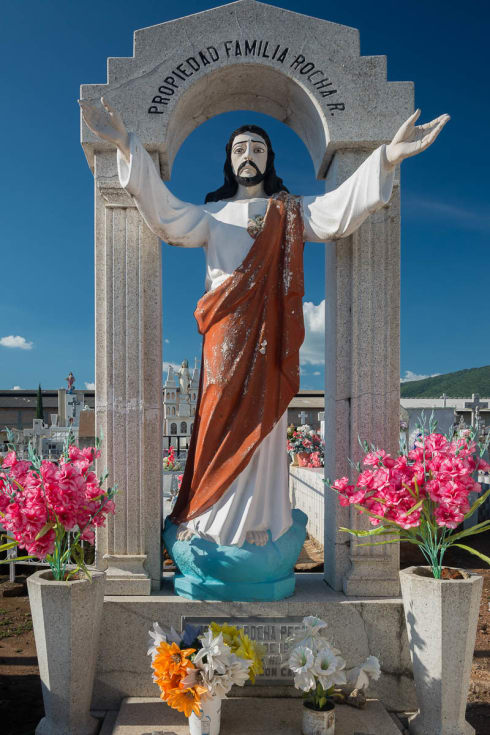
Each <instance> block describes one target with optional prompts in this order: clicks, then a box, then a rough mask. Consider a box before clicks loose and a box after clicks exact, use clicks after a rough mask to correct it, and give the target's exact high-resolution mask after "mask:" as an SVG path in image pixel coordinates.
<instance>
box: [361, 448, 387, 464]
mask: <svg viewBox="0 0 490 735" xmlns="http://www.w3.org/2000/svg"><path fill="white" fill-rule="evenodd" d="M386 456H387V455H386V452H385V451H384V449H378V450H376V452H368V453H367V454H366V456H365V457H364V459H363V460H362V462H363V464H365V465H368V466H370V465H377V466H379V465H380V464H381V463H382V460H383V458H384V457H386Z"/></svg>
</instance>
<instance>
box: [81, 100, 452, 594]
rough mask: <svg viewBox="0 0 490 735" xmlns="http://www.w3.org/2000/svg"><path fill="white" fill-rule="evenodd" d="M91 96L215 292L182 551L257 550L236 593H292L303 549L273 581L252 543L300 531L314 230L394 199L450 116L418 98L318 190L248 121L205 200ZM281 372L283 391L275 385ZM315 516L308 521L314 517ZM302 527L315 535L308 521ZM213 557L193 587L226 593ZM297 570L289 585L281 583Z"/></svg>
mask: <svg viewBox="0 0 490 735" xmlns="http://www.w3.org/2000/svg"><path fill="white" fill-rule="evenodd" d="M80 104H81V106H82V110H83V114H84V118H85V121H86V123H87V125H88V126H89V127H90V128H91V129H92V130H93V131H94V132H95V133H96V134H97V135H99V136H100V137H102V138H105V139H106V140H109V141H111V142H112V143H113V144H114V145H116V146H117V148H118V165H119V177H120V181H121V185H122V186H124V187H125V188H126V189H127V190H128V191H129V193H130V194H131V195H132V196H133V197H134V199H135V202H136V205H137V207H138V209H139V211H140V213H141V215H142V216H143V218H144V220H145V221H146V223H147V224H148V226H149V227H150V229H151V230H152V231H153V232H154V233H155V234H156V235H157V236H158V237H160V238H161V239H163V240H165V241H166V242H168V243H170V244H172V245H176V246H180V247H203V248H204V249H205V254H206V279H205V288H206V294H205V295H204V297H203V299H201V301H200V302H199V304H198V308H197V310H196V318H197V321H198V324H199V328H200V331H201V333H202V334H203V336H204V350H205V353H204V360H203V366H202V371H203V373H202V375H201V386H200V395H199V400H198V407H197V410H196V420H195V424H194V432H193V437H192V441H191V449H190V452H189V459H188V463H187V467H186V473H185V477H184V481H183V483H182V489H181V495H180V496H179V499H178V501H177V505H176V508H175V510H174V516H173V518H174V520H175V521H176V522H178V523H180V527H179V530H178V532H177V530H176V528H175V526H173V524H171V523H170V522H168V523H167V526H166V530H165V539H166V542H167V546H171V547H172V548H173V549H174V553H179V554H181V559H180V563H179V561H178V565H179V567H181V568H184V567H185V566H186V565H185V564H184V560H185V558H186V557H187V556H189V555H190V556H191V557H193V558H194V556H193V555H195V553H198V555H199V553H201V554H202V551H203V550H204V549H205V551H206V558H207V559H208V560H209V561H210V560H211V557H213V556H215V555H216V554H218V555H221V557H222V556H223V553H225V557H226V555H227V554H228V556H230V558H231V556H233V558H234V559H235V560H237V561H238V566H239V564H241V563H245V564H247V563H248V570H249V572H250V574H251V577H250V579H247V580H240V582H241V583H243V584H245V582H246V585H245V587H243V588H242V596H241V593H240V590H237V589H234V596H232V597H225V598H223V599H236V600H238V599H280V596H283V597H284V596H285V595H286V594H291V592H292V590H291V577H292V569H293V566H294V562H295V560H296V557H295V558H294V559H292V558H291V559H289V560H288V564H289V571H288V572H287V573H286V575H285V569H284V567H283V565H282V564H281V567H280V570H279V567H278V570H277V573H278V574H280V575H282V576H280V577H277V575H276V577H275V576H274V569H273V568H269V570H268V575H267V579H266V580H264V578H263V576H262V577H260V572H259V567H260V557H256V553H255V551H254V562H253V563H249V562H250V558H249V557H247V554H250V550H251V548H252V546H251V545H255V546H256V547H263V549H260V548H257V549H256V552H257V553H259V554H260V553H263V554H264V557H263V558H264V559H265V555H266V556H267V560H268V564H269V565H270V564H272V561H271V559H273V558H274V553H275V554H276V557H277V558H278V559H279V558H280V555H279V556H278V549H276V552H274V548H275V545H276V544H280V545H281V547H282V550H283V551H282V553H284V541H285V539H286V538H287V535H288V534H289V533H293V532H295V533H296V531H295V528H296V526H295V524H294V523H293V517H292V513H291V506H290V502H289V493H288V473H287V466H286V454H285V448H284V442H285V437H286V426H287V421H286V409H287V402H286V398H287V395H289V394H290V393H291V391H296V390H297V389H298V387H299V376H298V372H299V347H300V345H301V341H302V339H303V333H302V329H303V325H302V307H301V297H302V295H303V293H302V288H303V272H302V259H301V253H302V247H303V242H305V241H313V242H326V241H329V240H333V239H337V238H343V237H346V236H348V235H349V234H351V233H352V232H354V231H355V230H356V229H357V228H358V227H359V226H360V225H361V224H362V222H363V221H364V220H365V219H366V217H368V216H369V214H370V213H372V212H374V211H375V210H376V209H378V208H379V207H381V206H383V204H386V203H387V202H388V201H389V198H390V196H391V191H392V185H393V177H394V170H395V165H396V164H398V163H400V162H401V161H402V160H403V159H404V158H406V157H408V156H412V155H415V154H416V153H418V152H420V151H422V150H424V149H425V148H427V147H428V146H429V145H430V144H431V143H432V142H433V140H435V138H436V137H437V135H438V134H439V132H440V130H441V129H442V127H443V126H444V125H445V123H446V122H447V120H448V119H449V117H448V116H447V115H443V116H441V117H440V118H437V119H436V120H434V121H432V122H431V123H427V124H426V125H422V126H416V125H415V122H416V120H417V118H418V116H419V114H420V111H419V110H417V112H415V113H414V114H413V115H412V116H411V117H410V118H409V119H408V120H407V121H406V122H405V123H404V124H403V125H402V127H401V128H400V130H399V131H398V132H397V133H396V135H395V137H394V138H393V140H392V142H391V143H390V144H389V145H386V146H385V145H383V146H381V147H380V148H378V149H377V150H376V151H374V152H373V153H372V154H371V155H370V156H369V157H368V158H367V159H366V161H364V163H363V164H362V165H361V166H360V167H359V168H358V170H357V171H356V172H355V173H354V174H353V175H352V176H351V177H350V178H349V179H347V181H345V182H344V183H343V184H342V185H341V186H339V187H338V188H337V189H335V190H334V191H331V192H328V193H327V194H324V195H322V196H318V197H308V196H303V197H292V196H290V195H289V194H288V193H287V189H286V188H285V186H284V184H283V182H282V180H281V179H280V178H279V177H278V176H277V174H276V172H275V168H274V152H273V149H272V145H271V142H270V140H269V137H268V136H267V133H266V132H265V131H264V130H262V129H260V128H258V127H256V126H244V127H242V128H239V129H238V130H237V131H235V132H234V133H233V134H232V135H231V137H230V140H229V141H228V144H227V146H226V163H225V181H224V184H223V186H221V187H220V188H219V189H217V190H216V191H214V192H210V193H209V194H208V195H207V197H206V202H205V204H204V205H200V206H198V205H193V204H188V203H185V202H182V201H180V200H178V199H177V198H176V197H174V196H173V195H172V194H171V192H170V191H169V190H168V188H167V187H166V186H165V184H164V183H163V182H162V181H161V179H160V176H159V174H158V172H157V170H156V169H155V166H154V165H153V162H152V160H151V158H150V157H149V155H148V154H147V153H146V151H145V150H144V148H143V146H142V145H141V143H140V142H139V140H138V138H137V137H136V136H135V135H134V134H131V135H130V134H128V132H127V131H126V128H125V126H124V123H123V122H122V119H121V117H120V115H119V114H118V113H117V112H116V111H115V110H114V109H112V108H111V107H110V106H109V105H108V104H106V103H104V101H103V100H102V108H101V107H98V106H97V107H96V106H94V105H91V104H89V103H87V102H81V103H80ZM300 251H301V253H300ZM271 263H272V264H273V265H272V267H271ZM268 266H269V267H268ZM244 303H246V304H247V309H244V308H243V304H244ZM269 303H271V304H272V303H275V304H276V307H275V309H272V310H269V311H267V305H268V304H269ZM278 313H280V315H281V319H278V318H277V315H278ZM227 330H228V331H227ZM242 352H243V354H242ZM248 375H250V378H247V376H248ZM225 377H226V380H225ZM249 383H250V384H249ZM276 385H281V386H283V390H282V392H281V390H279V391H278V393H277V395H276V394H274V396H272V398H271V396H269V393H270V394H271V395H272V393H273V387H274V386H276ZM288 391H289V392H288ZM293 395H294V393H293ZM247 409H248V410H247ZM248 416H249V417H250V421H248V420H247V417H248ZM303 520H304V519H300V518H297V519H296V522H297V523H299V524H300V525H301V523H302V521H303ZM305 522H306V521H305ZM301 533H302V534H303V537H304V533H305V531H304V527H303V530H302V532H301ZM301 533H300V536H301ZM300 536H296V541H298V539H300ZM301 543H302V542H301ZM203 544H204V545H205V546H203ZM286 546H287V545H286ZM292 546H294V547H295V546H296V545H295V544H293V545H292ZM223 547H226V549H227V551H226V552H225V549H224V548H223ZM232 547H233V549H232ZM199 549H200V550H201V551H200V552H199V551H198V550H199ZM241 554H243V555H244V556H243V558H242V556H241ZM221 557H220V558H221ZM247 559H248V561H247ZM215 561H216V560H215ZM191 566H192V565H191ZM201 566H202V570H203V571H202V574H201V576H200V577H199V579H197V578H195V580H194V581H193V580H192V579H191V580H190V582H189V579H187V581H188V582H189V583H188V584H186V585H184V587H182V588H181V590H180V591H181V593H182V594H185V595H186V596H191V597H192V596H197V597H204V598H205V597H206V594H209V595H211V587H212V591H213V594H212V595H211V596H214V598H215V599H219V595H220V594H225V595H226V594H227V593H226V592H225V591H223V580H220V579H219V578H216V577H210V576H209V575H210V574H212V573H213V572H212V569H213V568H214V567H216V571H215V572H214V574H219V565H218V564H215V565H214V567H213V565H211V566H210V565H209V564H207V563H206V564H205V563H204V560H203V563H202V565H201ZM273 566H274V565H273ZM186 568H188V570H189V572H188V573H189V574H191V577H192V575H196V574H197V573H198V572H196V566H195V565H193V566H192V573H191V571H190V570H191V567H189V565H187V567H186ZM237 568H238V567H237ZM204 569H206V571H204ZM254 570H255V571H254ZM254 575H255V579H256V580H257V584H258V585H259V586H260V585H262V587H260V590H259V586H258V587H257V588H255V589H256V594H255V597H254V595H253V593H252V592H251V589H253V587H252V588H251V587H250V585H253V584H254ZM259 578H260V580H261V581H260V583H259V582H258V580H259ZM286 578H287V579H288V580H289V582H288V584H287V585H285V586H282V587H281V585H280V584H279V585H274V582H278V581H280V580H283V579H286ZM292 579H293V589H294V576H293V577H292ZM216 585H217V586H216ZM264 585H265V586H264ZM267 585H269V591H268V588H267ZM225 587H226V584H225ZM216 595H217V597H216ZM250 595H252V597H250ZM278 595H279V596H278Z"/></svg>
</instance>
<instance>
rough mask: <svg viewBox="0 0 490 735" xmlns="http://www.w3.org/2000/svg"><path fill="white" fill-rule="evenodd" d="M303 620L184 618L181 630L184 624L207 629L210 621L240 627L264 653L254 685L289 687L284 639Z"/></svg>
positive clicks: (289, 672) (291, 679)
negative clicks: (262, 648)
mask: <svg viewBox="0 0 490 735" xmlns="http://www.w3.org/2000/svg"><path fill="white" fill-rule="evenodd" d="M302 621H303V618H302V617H298V616H292V617H287V618H279V617H277V618H276V617H274V618H269V617H264V618H259V617H257V618H256V617H240V618H207V617H206V618H205V617H183V618H182V627H184V625H186V624H187V623H191V625H201V626H202V627H203V628H206V627H207V626H208V625H209V624H210V623H211V622H214V623H218V624H222V623H228V624H229V625H235V626H236V627H237V628H242V629H243V631H244V633H245V634H246V635H248V637H249V638H251V640H253V641H257V642H258V643H260V644H262V645H263V646H264V648H265V649H266V651H267V653H266V654H265V656H264V673H263V674H261V675H260V676H257V678H256V680H255V683H256V685H257V684H258V685H263V686H280V685H282V686H292V685H293V674H292V672H291V671H290V670H289V668H288V645H287V643H286V639H287V638H289V636H291V635H292V634H293V633H295V632H296V631H297V630H300V628H301V623H302Z"/></svg>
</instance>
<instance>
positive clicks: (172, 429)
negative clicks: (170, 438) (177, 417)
mask: <svg viewBox="0 0 490 735" xmlns="http://www.w3.org/2000/svg"><path fill="white" fill-rule="evenodd" d="M170 433H171V434H172V435H174V434H177V424H175V423H172V424H170Z"/></svg>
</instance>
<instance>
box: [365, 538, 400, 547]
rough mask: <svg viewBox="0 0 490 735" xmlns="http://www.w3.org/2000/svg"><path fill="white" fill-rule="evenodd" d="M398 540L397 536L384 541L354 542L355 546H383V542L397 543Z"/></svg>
mask: <svg viewBox="0 0 490 735" xmlns="http://www.w3.org/2000/svg"><path fill="white" fill-rule="evenodd" d="M399 541H400V539H398V538H392V539H387V540H386V541H365V542H364V543H362V544H356V546H383V544H397V543H398V542H399Z"/></svg>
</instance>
